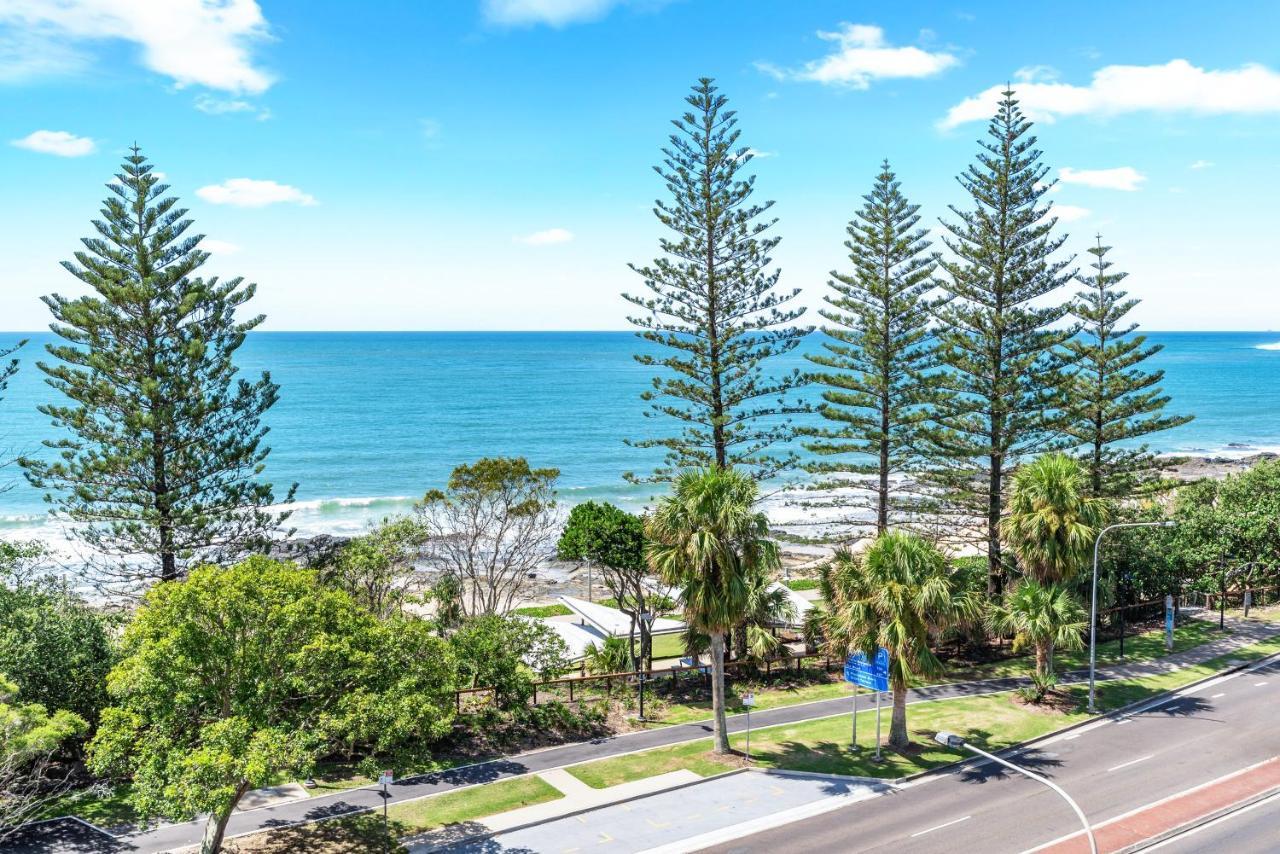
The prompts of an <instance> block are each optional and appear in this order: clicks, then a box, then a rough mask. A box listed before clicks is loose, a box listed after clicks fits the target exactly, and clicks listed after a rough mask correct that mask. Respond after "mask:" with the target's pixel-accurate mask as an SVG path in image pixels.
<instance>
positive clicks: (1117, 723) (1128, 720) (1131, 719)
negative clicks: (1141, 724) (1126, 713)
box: [1116, 718, 1133, 726]
mask: <svg viewBox="0 0 1280 854" xmlns="http://www.w3.org/2000/svg"><path fill="white" fill-rule="evenodd" d="M1131 723H1133V718H1125V719H1124V720H1122V721H1116V726H1120V725H1121V724H1131Z"/></svg>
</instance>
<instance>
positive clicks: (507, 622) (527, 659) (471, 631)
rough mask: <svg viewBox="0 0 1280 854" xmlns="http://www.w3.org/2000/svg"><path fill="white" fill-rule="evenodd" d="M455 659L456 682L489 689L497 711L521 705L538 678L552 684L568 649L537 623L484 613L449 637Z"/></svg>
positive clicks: (565, 666)
mask: <svg viewBox="0 0 1280 854" xmlns="http://www.w3.org/2000/svg"><path fill="white" fill-rule="evenodd" d="M449 645H450V646H452V647H453V650H454V654H455V655H456V657H457V659H458V678H459V681H460V683H461V684H463V685H465V686H467V687H470V688H492V689H493V692H494V695H495V699H496V700H497V705H498V708H499V709H508V710H509V709H514V708H517V707H520V706H523V705H524V704H525V703H527V702H528V701H529V698H530V697H532V696H533V684H534V682H535V681H536V680H538V679H552V678H555V677H556V676H559V675H560V674H561V673H563V672H564V671H565V670H567V669H568V667H569V650H568V648H567V647H566V646H565V643H564V641H563V640H562V639H561V638H560V636H559V635H557V634H556V633H555V632H554V631H552V630H551V629H549V628H547V627H546V626H545V625H543V624H542V623H540V622H538V621H537V620H528V619H524V618H522V617H518V616H505V617H504V616H498V615H496V614H483V615H481V616H478V617H471V618H470V619H467V620H465V621H464V622H463V623H462V625H461V626H459V627H458V630H457V631H455V632H454V633H453V634H451V635H450V636H449Z"/></svg>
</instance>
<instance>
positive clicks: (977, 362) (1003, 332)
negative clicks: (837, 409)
mask: <svg viewBox="0 0 1280 854" xmlns="http://www.w3.org/2000/svg"><path fill="white" fill-rule="evenodd" d="M1030 131H1031V122H1029V121H1028V120H1027V119H1026V118H1024V117H1023V115H1022V111H1021V110H1020V109H1019V108H1018V102H1017V101H1016V100H1015V99H1014V93H1013V92H1012V91H1006V92H1005V93H1004V97H1003V99H1002V100H1001V101H1000V105H999V107H998V109H997V111H996V114H995V116H994V117H993V118H992V120H991V122H990V124H989V125H988V126H987V137H988V138H987V139H986V140H984V141H981V142H980V143H979V146H980V148H981V150H980V151H979V152H978V156H977V160H976V162H975V163H973V164H971V165H970V166H969V168H968V169H967V170H966V171H965V172H964V173H963V174H962V175H960V176H959V177H958V179H957V180H958V181H959V182H960V185H961V186H962V187H963V188H964V189H965V192H967V193H968V194H969V197H970V202H971V205H972V207H971V208H969V209H968V210H961V209H959V208H957V207H955V206H954V205H953V206H951V208H950V209H951V211H952V213H954V214H955V215H956V217H958V221H957V222H955V223H949V222H946V221H943V226H944V227H945V228H946V230H947V232H948V234H946V235H944V236H943V242H944V243H945V244H946V246H947V248H948V249H950V250H951V254H952V257H951V258H950V259H948V260H944V261H942V267H943V268H944V270H945V271H946V273H947V283H946V285H945V290H946V291H947V293H948V295H949V296H950V299H949V301H948V302H946V303H945V304H944V305H943V306H942V307H941V308H940V309H939V310H938V312H937V317H938V320H939V324H938V330H937V335H938V343H939V355H940V358H941V361H942V363H943V364H944V365H945V366H946V368H947V370H946V371H945V373H944V378H943V380H942V386H943V389H944V391H945V392H947V393H948V394H947V395H946V396H945V397H944V398H943V399H942V400H941V402H940V403H939V406H938V407H937V410H936V412H935V429H933V430H932V431H931V433H932V436H931V438H932V442H931V444H932V447H933V456H934V460H933V463H934V466H933V474H934V475H935V476H936V477H937V479H938V480H939V482H940V484H941V486H942V487H943V488H944V491H945V492H946V494H947V495H948V496H949V497H950V499H951V500H952V502H953V504H954V506H955V507H956V508H957V510H958V511H959V512H960V513H961V514H963V517H964V518H965V519H974V520H977V522H978V532H979V535H980V536H981V537H982V538H983V539H985V541H986V549H987V559H988V582H987V587H988V592H990V593H991V594H996V593H998V592H999V591H1000V589H1001V587H1002V584H1003V577H1004V573H1005V560H1004V556H1003V554H1002V550H1001V545H1000V512H1001V507H1002V504H1003V500H1004V493H1005V485H1006V481H1007V479H1008V477H1009V474H1010V472H1011V471H1012V470H1013V468H1014V467H1015V466H1016V465H1017V464H1018V462H1019V461H1020V460H1022V459H1024V458H1026V457H1027V456H1028V455H1032V454H1036V453H1040V452H1042V451H1045V450H1047V449H1049V448H1051V447H1054V446H1055V444H1056V442H1058V441H1060V439H1061V435H1062V434H1061V429H1062V424H1061V422H1062V408H1063V405H1064V395H1063V392H1064V388H1065V384H1066V377H1065V373H1064V371H1063V365H1062V360H1061V349H1060V348H1061V345H1062V344H1064V343H1065V342H1066V341H1067V339H1069V338H1070V337H1071V336H1072V334H1073V332H1074V330H1073V329H1072V328H1071V327H1070V326H1069V325H1065V324H1063V325H1056V324H1058V321H1060V320H1062V319H1063V317H1064V316H1065V315H1066V314H1067V306H1066V305H1065V304H1062V305H1054V304H1052V303H1051V302H1050V301H1049V300H1048V299H1046V298H1049V297H1051V296H1052V295H1053V293H1054V291H1056V290H1058V288H1060V287H1062V286H1063V285H1064V284H1066V283H1067V282H1068V281H1069V280H1070V279H1071V277H1072V275H1073V273H1072V272H1071V271H1070V270H1068V267H1069V265H1070V263H1071V259H1070V258H1055V257H1054V254H1055V253H1056V252H1057V250H1058V248H1059V247H1061V246H1062V243H1063V241H1064V240H1066V236H1065V235H1063V236H1054V233H1053V231H1054V226H1055V225H1056V223H1057V219H1056V217H1053V216H1052V215H1051V213H1050V210H1051V205H1050V203H1049V202H1048V201H1047V200H1044V199H1043V197H1044V195H1045V193H1047V192H1048V191H1049V189H1050V188H1051V187H1052V186H1053V184H1052V182H1049V183H1046V182H1045V175H1046V173H1047V172H1048V171H1049V170H1048V167H1046V166H1044V165H1042V164H1041V163H1040V156H1041V152H1040V151H1039V150H1038V149H1037V148H1036V147H1035V146H1036V138H1035V137H1034V136H1033V135H1031V132H1030Z"/></svg>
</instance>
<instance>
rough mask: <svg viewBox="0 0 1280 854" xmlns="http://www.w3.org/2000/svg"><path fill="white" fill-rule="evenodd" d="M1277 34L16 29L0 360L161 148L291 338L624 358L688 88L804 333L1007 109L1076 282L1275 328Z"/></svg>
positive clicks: (830, 20)
mask: <svg viewBox="0 0 1280 854" xmlns="http://www.w3.org/2000/svg"><path fill="white" fill-rule="evenodd" d="M1278 19H1280V5H1278V4H1275V3H1245V2H1240V3H1232V4H1223V6H1222V7H1220V8H1217V9H1211V8H1209V7H1208V6H1206V5H1205V4H1203V3H1198V2H1196V3H1193V2H1164V3H1155V2H1152V3H1138V2H1135V3H1115V2H1108V3H1090V2H1079V3H1073V4H1069V6H1063V5H1062V4H1052V5H1051V4H1040V3H1027V2H1025V0H1024V2H1019V3H977V2H970V3H924V2H920V3H912V4H888V3H875V4H872V3H856V2H823V1H822V0H811V2H787V3H783V2H773V0H736V2H733V1H732V0H725V2H721V0H668V2H662V0H631V2H627V0H433V2H390V0H388V2H373V0H370V2H363V3H360V4H352V3H342V2H322V0H311V1H310V2H278V0H261V2H260V3H254V2H251V0H226V2H201V0H154V1H153V0H56V2H50V0H0V99H3V101H4V109H3V110H2V111H0V125H3V127H2V128H0V181H2V182H3V186H4V188H5V196H6V199H7V202H8V203H7V204H6V205H5V206H4V207H3V209H0V283H3V287H2V288H0V329H10V330H12V329H37V328H43V327H44V326H45V324H46V323H47V314H46V312H45V309H44V307H43V306H42V305H41V304H40V303H39V301H38V297H39V296H40V295H41V294H45V293H49V292H50V291H55V290H56V291H59V292H62V293H67V294H74V293H77V284H78V283H77V282H76V281H75V280H74V279H72V278H71V277H70V276H69V275H67V274H66V273H65V272H64V271H62V270H61V269H60V268H59V266H58V261H60V260H62V259H64V258H68V257H70V255H71V253H72V251H74V250H75V248H76V247H77V246H78V239H79V238H80V237H82V236H85V235H86V234H88V233H89V232H90V226H89V220H90V218H91V217H93V216H95V215H96V211H97V208H98V202H99V201H100V199H101V198H102V196H103V194H104V190H103V188H102V184H103V183H104V182H105V181H106V180H108V179H109V178H110V176H111V175H112V174H113V173H114V171H115V169H116V166H117V163H118V161H119V158H120V155H121V153H122V152H123V150H124V149H125V147H126V146H128V145H129V144H130V143H132V142H133V141H135V140H136V141H137V142H138V143H139V144H140V145H142V146H143V148H144V152H145V153H146V154H147V155H148V156H150V157H151V158H152V160H153V162H154V163H155V164H156V167H157V168H158V169H159V170H161V171H163V172H164V173H165V174H166V179H167V181H168V182H169V183H171V184H172V186H173V190H174V192H176V193H178V194H179V195H181V197H182V199H183V202H184V203H185V204H186V205H187V206H188V207H189V208H190V211H191V216H193V217H194V218H195V220H196V227H197V229H198V230H199V231H201V232H203V233H205V234H207V235H208V238H209V240H210V241H211V248H212V249H213V250H214V258H213V260H212V261H211V262H210V265H209V266H210V269H211V270H212V271H213V272H218V273H222V274H229V275H243V276H245V277H246V278H248V279H249V280H251V281H256V282H257V283H258V284H259V296H258V298H257V300H256V301H255V305H254V308H255V309H257V310H260V311H263V312H265V313H266V314H267V315H268V317H269V320H268V324H267V327H266V328H271V329H620V328H625V326H626V324H625V316H626V308H625V304H624V303H623V301H622V300H621V299H620V298H619V296H618V293H619V292H620V291H622V290H626V289H635V288H636V287H637V285H638V281H637V279H636V276H635V275H634V274H633V273H631V272H630V271H629V270H628V269H627V267H626V263H627V262H629V261H635V262H645V261H647V260H648V259H649V258H650V257H651V256H652V255H653V253H654V251H655V246H656V239H657V236H658V233H659V232H658V228H657V226H656V224H655V222H654V220H653V217H652V214H651V213H650V208H651V204H652V201H653V199H654V198H655V197H656V196H658V195H659V194H660V193H661V186H660V184H659V181H658V178H657V176H656V175H654V173H653V172H652V169H651V166H652V165H653V164H654V163H655V162H656V160H657V158H658V149H659V147H660V146H661V145H662V143H663V142H664V140H665V137H666V135H667V133H668V131H669V129H670V125H669V123H668V122H669V120H670V119H671V118H672V117H673V116H674V115H676V114H677V113H678V112H679V111H680V110H681V109H682V107H683V103H682V98H683V96H684V94H685V92H686V90H687V88H688V86H689V85H690V84H691V83H692V82H693V81H694V80H695V79H696V78H697V77H699V76H702V75H707V76H713V77H715V78H717V80H718V82H719V84H720V86H721V88H722V90H723V92H724V93H725V94H727V95H728V96H729V97H730V99H731V103H732V105H733V106H734V107H735V108H736V109H737V110H738V114H739V118H740V122H741V125H740V126H741V128H742V130H743V138H742V139H743V143H744V144H746V145H748V146H750V147H751V148H753V149H755V150H756V151H758V152H760V153H761V154H762V155H763V156H761V157H759V158H758V159H756V160H755V161H754V162H753V164H752V166H753V168H754V169H755V171H756V172H757V174H758V183H757V186H758V189H759V192H760V194H761V196H762V197H763V198H771V199H775V200H777V206H776V208H775V211H776V213H777V214H778V216H779V217H780V219H781V221H780V223H779V226H778V229H779V233H780V234H781V235H782V236H783V242H782V244H781V246H780V247H779V249H778V251H777V253H776V257H777V259H778V262H779V264H780V266H781V267H782V270H783V282H784V283H785V284H786V285H788V286H798V287H801V288H803V289H804V291H805V300H806V302H808V303H809V304H811V305H813V304H817V302H818V301H819V300H820V299H821V296H822V293H823V291H824V289H825V281H826V278H827V275H826V274H827V271H828V270H830V269H831V268H832V267H833V266H838V265H840V264H841V261H842V247H841V242H842V240H843V238H844V234H843V229H844V224H845V222H846V221H847V220H848V218H849V216H850V215H851V213H852V212H853V210H854V209H855V208H856V206H857V204H858V203H859V196H860V194H861V193H863V192H865V191H866V189H867V187H868V185H869V183H870V181H871V179H872V177H873V176H874V174H875V172H876V167H877V164H878V163H879V161H880V160H881V158H883V157H888V158H890V160H891V161H892V163H893V165H894V167H895V169H896V170H897V171H898V173H899V176H900V178H901V179H902V181H903V186H904V189H905V190H906V191H907V193H908V194H909V195H910V196H911V197H912V198H913V199H914V200H915V201H917V202H919V203H920V204H922V205H923V213H924V214H925V218H926V222H928V223H930V224H934V223H936V221H937V218H938V217H939V216H941V215H945V214H946V206H947V205H948V204H959V205H963V204H964V199H963V196H962V194H961V192H960V190H959V188H958V187H957V186H956V184H955V181H954V177H953V176H954V175H955V174H956V173H957V172H958V171H960V170H961V169H963V168H964V166H965V165H966V164H967V163H968V162H969V160H970V159H971V158H972V156H973V153H974V151H975V143H974V141H975V140H976V139H977V138H978V137H979V136H980V135H981V133H982V131H983V124H982V121H981V120H980V117H982V116H985V115H986V114H987V113H989V111H990V110H989V99H990V90H991V89H992V87H994V86H998V84H1000V83H1003V82H1004V81H1006V80H1012V81H1014V82H1015V84H1016V87H1017V88H1019V89H1020V91H1021V92H1022V94H1023V96H1024V98H1025V104H1026V106H1027V108H1028V110H1029V111H1030V112H1031V113H1032V115H1033V116H1035V117H1036V118H1038V119H1039V120H1040V124H1039V125H1038V129H1037V132H1038V135H1039V136H1040V140H1041V146H1042V148H1043V149H1044V151H1045V162H1046V163H1047V164H1048V165H1050V166H1051V167H1052V169H1053V174H1054V175H1055V176H1057V177H1060V178H1063V179H1064V180H1063V182H1062V183H1061V185H1060V187H1059V189H1057V190H1056V191H1055V193H1054V196H1053V198H1054V200H1055V202H1056V203H1057V204H1058V205H1059V210H1060V212H1061V213H1062V214H1063V219H1064V220H1067V221H1065V222H1064V223H1063V226H1062V227H1063V228H1064V229H1065V230H1066V231H1068V232H1069V233H1070V234H1071V239H1070V241H1069V242H1068V247H1069V248H1070V249H1071V250H1073V251H1075V252H1080V253H1082V252H1083V251H1084V250H1085V249H1086V248H1087V247H1088V246H1089V245H1090V243H1091V242H1092V239H1093V235H1094V234H1095V233H1096V232H1098V231H1101V232H1102V233H1103V235H1104V238H1105V240H1106V242H1107V243H1110V244H1112V245H1114V246H1115V249H1114V252H1113V255H1112V256H1111V257H1112V258H1113V259H1114V260H1115V262H1116V264H1117V266H1118V267H1119V268H1121V269H1125V270H1127V271H1128V272H1129V273H1130V278H1129V280H1128V286H1129V288H1130V290H1131V292H1132V293H1133V294H1134V295H1136V296H1140V297H1142V298H1143V299H1144V300H1145V303H1144V304H1143V305H1142V306H1141V307H1140V308H1139V309H1138V310H1137V311H1136V312H1135V314H1136V316H1137V319H1138V320H1140V321H1141V322H1142V323H1143V324H1144V325H1146V326H1147V327H1149V328H1152V329H1268V328H1274V327H1278V326H1280V318H1278V317H1277V316H1278V315H1280V296H1277V293H1280V290H1278V289H1277V284H1280V283H1278V282H1277V278H1278V274H1280V268H1278V266H1280V265H1278V264H1277V262H1276V260H1275V256H1274V253H1273V252H1272V251H1270V249H1269V247H1270V246H1271V245H1273V244H1274V234H1275V230H1276V227H1275V223H1276V216H1275V214H1274V204H1275V202H1274V200H1275V199H1276V197H1277V195H1278V194H1277V191H1278V190H1280V146H1278V145H1277V142H1278V137H1280V42H1277V41H1276V39H1275V33H1276V32H1277V29H1278V27H1277V25H1278V24H1280V20H1278Z"/></svg>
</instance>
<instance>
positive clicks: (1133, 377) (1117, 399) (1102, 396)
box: [1067, 235, 1192, 498]
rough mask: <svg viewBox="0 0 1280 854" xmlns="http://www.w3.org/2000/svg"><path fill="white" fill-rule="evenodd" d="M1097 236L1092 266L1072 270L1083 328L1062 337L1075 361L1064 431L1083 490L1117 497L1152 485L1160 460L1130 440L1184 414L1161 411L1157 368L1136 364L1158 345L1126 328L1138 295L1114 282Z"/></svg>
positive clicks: (1075, 308) (1116, 276) (1075, 309)
mask: <svg viewBox="0 0 1280 854" xmlns="http://www.w3.org/2000/svg"><path fill="white" fill-rule="evenodd" d="M1097 240H1098V242H1097V245H1096V246H1094V247H1093V248H1091V249H1090V250H1089V254H1091V255H1093V264H1092V265H1090V266H1091V268H1092V272H1091V273H1090V275H1088V276H1077V277H1076V279H1077V281H1078V282H1079V283H1080V284H1081V285H1083V286H1084V290H1082V291H1080V292H1079V293H1077V294H1076V299H1075V301H1074V302H1073V303H1072V304H1071V311H1072V313H1073V314H1074V315H1075V316H1076V317H1077V318H1078V319H1079V320H1080V322H1081V324H1082V332H1083V335H1080V336H1077V337H1076V338H1073V339H1071V340H1070V341H1068V342H1067V349H1068V350H1070V352H1071V354H1072V356H1073V357H1074V358H1073V362H1074V368H1075V375H1074V379H1073V383H1072V391H1071V416H1072V417H1071V419H1070V421H1069V422H1068V426H1067V432H1068V434H1069V435H1070V436H1071V437H1072V438H1073V439H1075V440H1076V441H1077V442H1079V443H1080V445H1081V448H1080V452H1079V453H1080V461H1081V462H1082V463H1083V464H1084V466H1085V468H1086V470H1087V471H1088V475H1089V489H1090V492H1091V493H1092V494H1093V495H1095V496H1101V497H1106V498H1125V497H1128V496H1131V495H1133V494H1134V493H1135V492H1138V491H1141V490H1144V489H1149V488H1152V487H1155V486H1158V485H1160V483H1161V477H1160V474H1161V472H1162V470H1163V469H1164V468H1165V466H1164V463H1163V462H1162V460H1161V458H1160V457H1158V456H1157V455H1155V454H1153V453H1151V451H1150V449H1149V448H1148V447H1147V446H1146V445H1136V446H1135V445H1133V444H1132V443H1133V442H1134V440H1138V439H1142V438H1143V437H1145V436H1149V435H1151V434H1152V433H1158V432H1160V431H1162V430H1168V429H1170V428H1172V427H1177V426H1178V425H1180V424H1186V423H1187V422H1188V421H1190V420H1191V418H1192V416H1190V415H1166V414H1165V412H1164V408H1165V406H1166V405H1167V404H1168V403H1169V400H1170V398H1169V397H1168V396H1167V395H1165V394H1164V392H1163V391H1162V390H1161V389H1160V381H1161V380H1162V379H1163V378H1164V371H1160V370H1146V369H1144V368H1143V366H1142V363H1143V362H1145V361H1146V360H1147V359H1149V358H1151V357H1152V356H1154V355H1155V354H1156V353H1159V352H1160V351H1161V350H1162V349H1163V347H1162V346H1161V345H1159V344H1151V345H1148V344H1147V339H1146V336H1145V335H1134V334H1133V332H1134V330H1136V329H1137V328H1138V324H1136V323H1126V322H1125V320H1124V318H1125V315H1127V314H1128V313H1129V312H1130V311H1131V310H1132V309H1133V307H1134V306H1136V305H1137V304H1138V303H1139V300H1136V299H1130V298H1129V295H1128V293H1127V292H1126V291H1122V290H1120V288H1119V287H1118V286H1119V284H1120V282H1121V281H1123V280H1124V278H1125V277H1126V276H1127V275H1128V274H1127V273H1122V272H1112V271H1111V266H1112V264H1111V262H1110V261H1108V260H1107V253H1108V252H1110V251H1111V247H1110V246H1103V245H1102V235H1098V238H1097Z"/></svg>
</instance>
